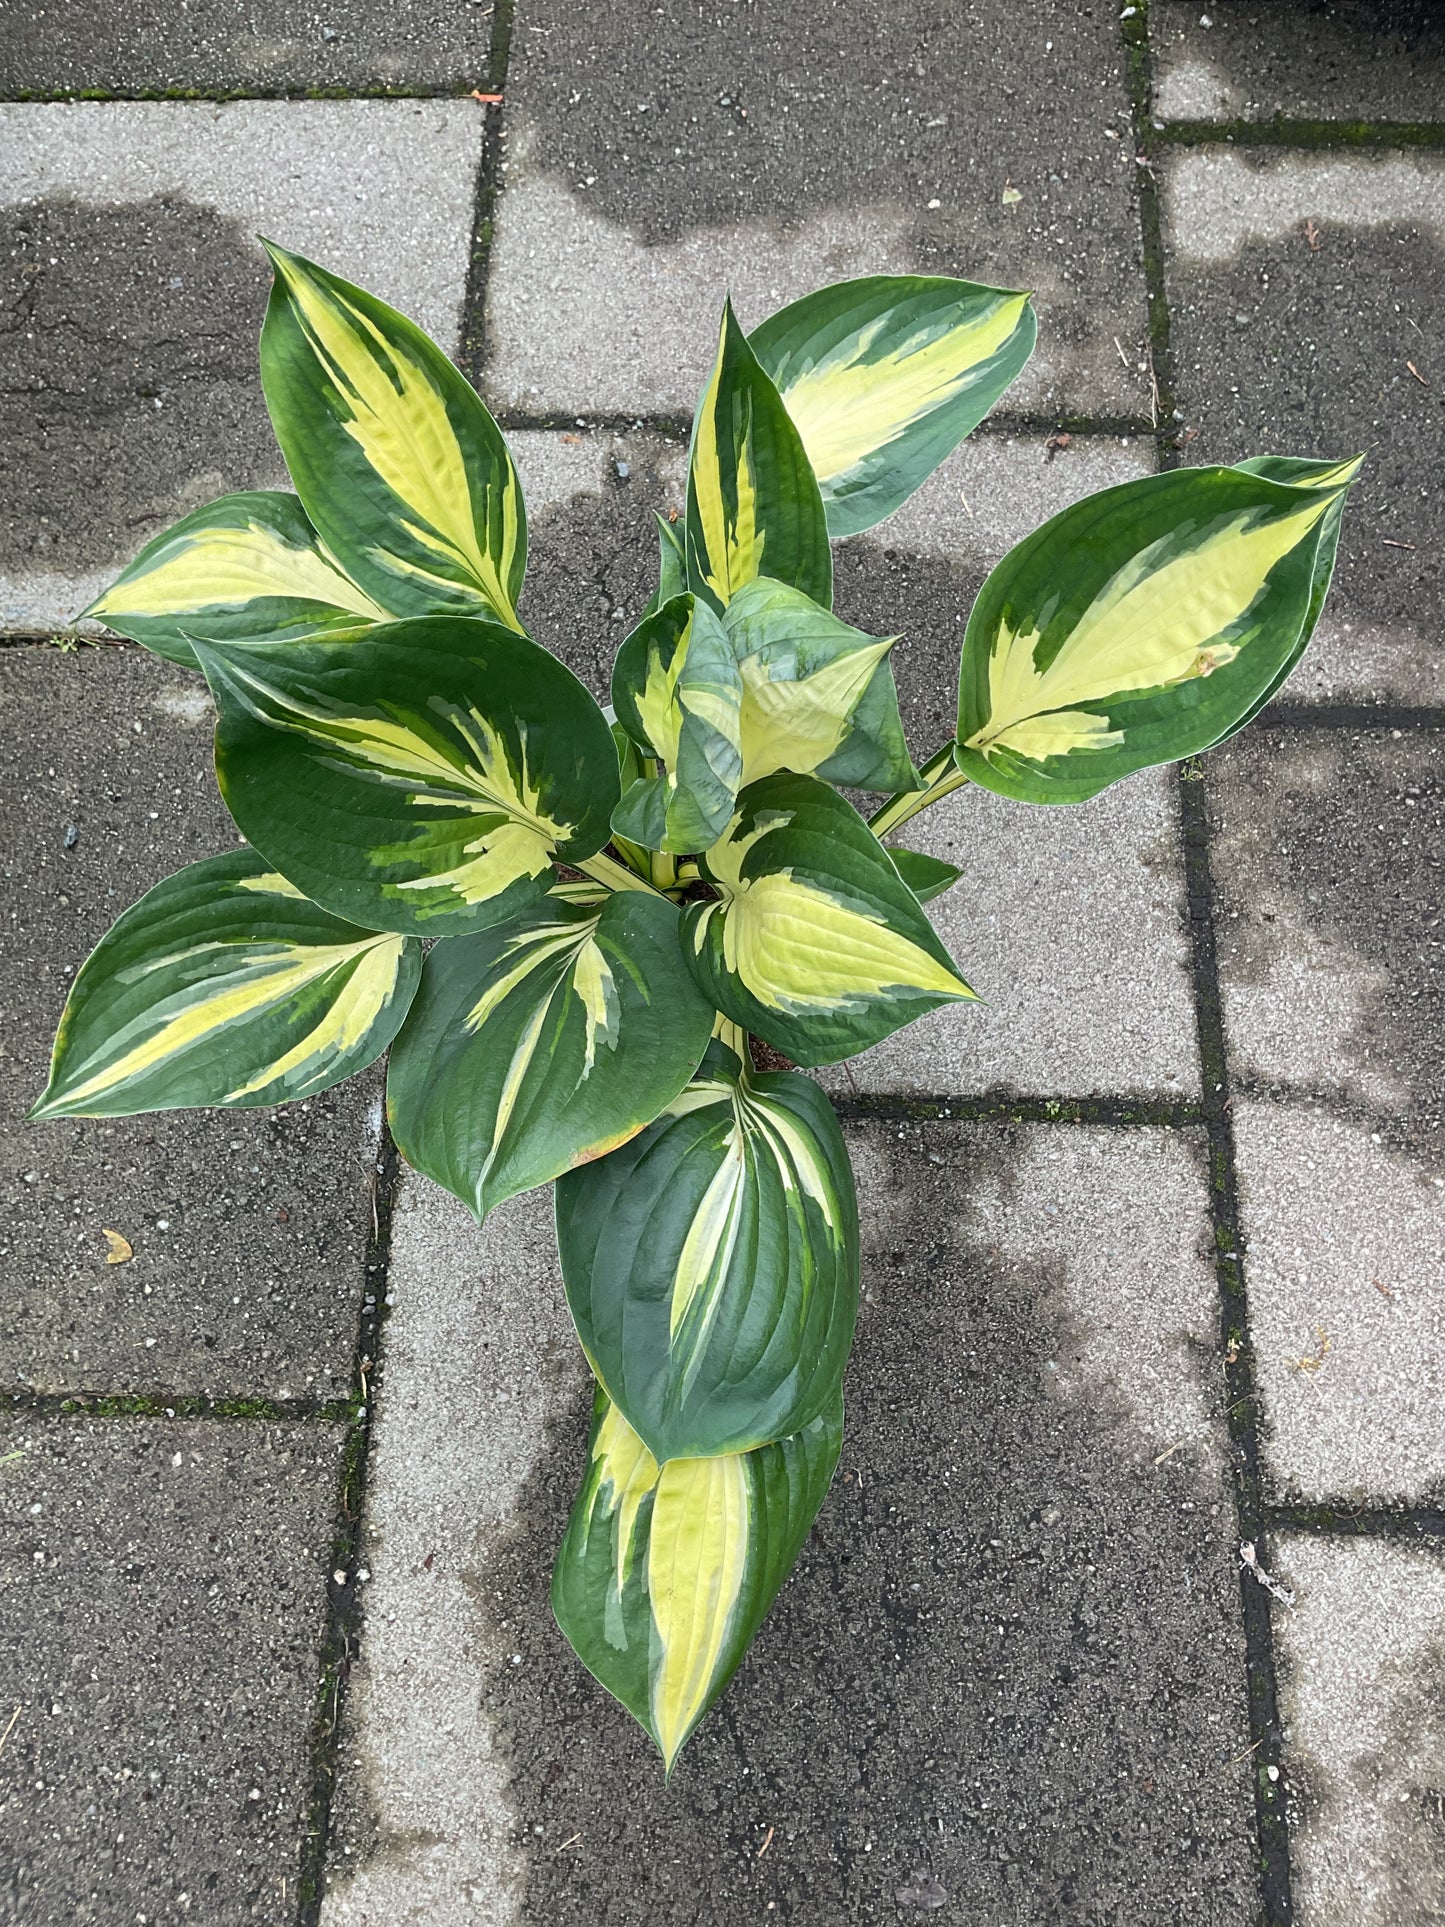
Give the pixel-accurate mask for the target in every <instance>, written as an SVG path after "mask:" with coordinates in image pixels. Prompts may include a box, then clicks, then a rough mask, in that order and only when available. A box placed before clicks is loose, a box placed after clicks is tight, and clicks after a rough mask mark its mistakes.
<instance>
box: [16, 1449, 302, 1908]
mask: <svg viewBox="0 0 1445 1927" xmlns="http://www.w3.org/2000/svg"><path fill="white" fill-rule="evenodd" d="M340 1444H341V1439H340V1434H339V1431H338V1430H337V1428H335V1427H331V1426H324V1425H313V1426H302V1425H297V1424H290V1425H268V1424H261V1423H256V1422H250V1421H247V1422H244V1423H240V1424H224V1423H214V1424H213V1423H210V1422H207V1421H200V1422H192V1423H190V1424H185V1423H167V1422H165V1421H164V1420H149V1419H109V1420H81V1419H39V1418H37V1417H35V1416H34V1415H33V1414H26V1413H7V1414H5V1416H4V1417H3V1419H0V1521H3V1524H0V1703H3V1706H4V1712H3V1714H0V1719H3V1720H4V1721H5V1722H6V1724H7V1725H9V1723H10V1721H11V1715H12V1709H13V1710H14V1712H15V1715H16V1717H15V1718H14V1723H13V1726H9V1731H8V1732H7V1735H6V1746H5V1754H4V1772H3V1776H0V1868H3V1872H0V1916H3V1918H4V1919H5V1920H7V1921H15V1922H17V1923H18V1922H25V1923H27V1924H28V1923H34V1927H42V1924H43V1927H50V1923H52V1922H59V1921H65V1922H67V1923H74V1924H75V1927H122V1923H124V1924H125V1927H130V1923H132V1922H135V1921H143V1920H151V1921H183V1920H205V1921H207V1922H211V1923H214V1924H215V1927H232V1923H235V1924H236V1927H239V1924H240V1923H241V1922H245V1923H247V1924H248V1927H249V1924H250V1923H253V1922H258V1921H259V1922H269V1923H273V1927H283V1923H285V1924H286V1927H289V1924H290V1923H292V1922H294V1921H295V1919H296V1893H297V1876H298V1872H299V1868H300V1856H301V1847H302V1842H303V1839H304V1836H305V1831H306V1825H307V1820H308V1803H309V1795H310V1790H311V1787H310V1778H311V1764H310V1759H309V1741H310V1732H311V1722H312V1718H313V1715H314V1711H315V1705H316V1692H317V1679H318V1669H319V1663H320V1644H321V1636H322V1628H323V1617H324V1611H325V1599H326V1566H327V1557H328V1550H329V1541H330V1534H331V1524H332V1519H333V1516H334V1511H335V1503H336V1481H337V1477H338V1467H339V1453H340Z"/></svg>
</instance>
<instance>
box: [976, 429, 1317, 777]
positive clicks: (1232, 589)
mask: <svg viewBox="0 0 1445 1927" xmlns="http://www.w3.org/2000/svg"><path fill="white" fill-rule="evenodd" d="M1353 474H1354V467H1353V465H1350V464H1345V465H1340V466H1336V467H1334V468H1332V469H1329V470H1328V471H1327V472H1326V475H1327V479H1325V480H1323V481H1322V482H1321V483H1320V484H1319V485H1317V486H1308V485H1300V484H1287V483H1282V482H1278V481H1273V480H1269V479H1266V478H1265V477H1264V476H1261V475H1258V474H1252V473H1249V472H1248V471H1245V470H1241V469H1233V468H1184V469H1176V470H1174V471H1173V472H1172V473H1171V474H1166V475H1151V476H1148V477H1146V478H1144V479H1143V480H1141V481H1137V482H1126V483H1124V484H1123V485H1122V486H1121V487H1119V488H1112V489H1106V490H1104V491H1103V493H1102V494H1099V495H1094V496H1090V497H1088V498H1087V499H1086V500H1084V501H1082V502H1078V503H1075V505H1074V506H1073V507H1072V508H1068V509H1065V510H1064V512H1063V513H1062V514H1061V515H1056V516H1055V517H1054V518H1053V520H1052V521H1050V522H1046V523H1045V524H1044V526H1043V527H1042V528H1041V529H1039V530H1038V531H1037V532H1036V533H1035V534H1034V535H1031V536H1030V537H1029V538H1028V539H1027V540H1026V541H1024V542H1021V543H1020V544H1019V545H1018V547H1017V548H1016V549H1014V550H1012V551H1011V553H1010V554H1008V555H1007V556H1005V558H1004V559H1003V561H1002V562H1001V563H999V565H998V567H997V568H996V569H995V570H994V571H993V573H992V574H991V575H990V576H989V578H988V580H987V582H985V584H984V586H983V589H982V590H981V592H980V594H979V598H978V601H977V602H976V603H975V604H974V607H973V613H972V614H971V615H970V617H969V619H968V628H967V631H966V632H965V635H964V644H963V663H962V669H961V674H960V679H959V710H958V740H959V745H960V747H959V750H958V762H959V767H960V768H961V769H962V770H963V771H964V773H965V774H966V775H967V776H969V777H971V778H972V779H973V781H974V782H976V783H980V784H982V785H983V786H984V788H986V789H992V790H997V791H998V792H999V793H1000V794H1001V795H1004V796H1014V797H1018V798H1020V799H1022V800H1023V801H1024V802H1030V803H1076V802H1081V801H1083V800H1084V799H1085V798H1086V797H1090V796H1093V795H1096V794H1097V792H1098V791H1099V790H1101V789H1103V788H1104V787H1105V786H1106V785H1107V784H1109V783H1112V782H1115V781H1116V780H1117V779H1118V778H1119V777H1121V776H1127V775H1129V774H1130V773H1131V771H1134V770H1138V769H1144V768H1147V767H1148V766H1149V765H1150V764H1153V763H1167V762H1172V761H1174V760H1176V759H1177V758H1179V757H1183V756H1189V755H1193V754H1195V753H1196V752H1197V751H1199V750H1204V749H1208V748H1210V747H1211V746H1212V745H1213V744H1215V743H1217V742H1218V741H1219V740H1220V738H1221V737H1222V736H1224V735H1226V734H1228V733H1229V731H1231V730H1232V729H1233V728H1234V727H1235V726H1236V725H1237V724H1238V723H1239V722H1240V720H1241V719H1242V718H1244V717H1246V716H1248V715H1249V714H1251V713H1252V712H1253V711H1254V709H1256V708H1257V707H1258V705H1259V704H1260V702H1261V701H1262V700H1264V699H1265V698H1266V697H1267V696H1268V695H1269V694H1270V693H1271V692H1272V691H1273V690H1274V689H1276V688H1277V687H1278V686H1279V682H1280V679H1281V677H1282V676H1283V675H1284V674H1285V673H1286V672H1287V671H1288V669H1289V668H1290V666H1291V665H1292V664H1293V663H1294V662H1295V661H1296V660H1297V658H1298V654H1299V650H1300V646H1301V636H1302V634H1303V632H1304V631H1305V629H1306V626H1307V624H1309V623H1310V622H1311V621H1312V620H1313V616H1314V615H1315V614H1317V613H1318V604H1319V602H1320V601H1322V600H1323V585H1322V584H1320V582H1319V573H1318V570H1319V564H1320V560H1321V556H1320V551H1321V545H1322V542H1324V541H1326V540H1332V539H1333V536H1332V535H1331V533H1330V528H1331V525H1332V523H1333V526H1334V527H1335V528H1337V516H1338V507H1339V504H1340V502H1341V499H1342V497H1343V494H1344V491H1345V489H1346V488H1347V487H1348V486H1349V482H1350V480H1351V479H1352V477H1353ZM1332 512H1333V514H1332ZM1317 587H1318V589H1319V595H1318V597H1317V595H1316V590H1317Z"/></svg>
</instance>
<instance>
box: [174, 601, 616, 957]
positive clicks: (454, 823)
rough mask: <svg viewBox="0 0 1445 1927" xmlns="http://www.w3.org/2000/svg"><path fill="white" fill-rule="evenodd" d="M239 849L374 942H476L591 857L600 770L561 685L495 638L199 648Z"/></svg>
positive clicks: (378, 631)
mask: <svg viewBox="0 0 1445 1927" xmlns="http://www.w3.org/2000/svg"><path fill="white" fill-rule="evenodd" d="M197 654H198V656H199V657H200V660H201V666H202V667H203V669H204V670H205V672H206V676H207V679H208V680H209V682H210V685H211V691H212V694H213V695H214V696H215V698H216V705H217V708H218V710H219V712H220V721H219V724H218V727H217V732H216V771H217V776H218V778H219V780H220V785H221V793H222V795H223V796H224V798H225V800H226V804H227V807H228V808H229V809H230V811H231V814H232V816H233V817H234V818H235V819H236V823H237V825H238V827H239V828H240V830H241V832H242V834H243V835H244V836H245V837H246V839H247V841H248V842H250V843H251V844H253V845H254V846H255V847H256V848H257V849H258V850H260V851H262V852H263V854H265V856H266V857H267V858H268V859H269V860H270V862H271V863H272V864H273V865H274V866H275V868H276V869H278V870H279V871H280V872H281V873H282V874H283V875H284V876H287V877H289V878H290V879H291V881H292V882H293V883H295V884H296V885H297V887H298V888H299V889H301V890H303V891H304V892H305V893H306V895H307V896H309V897H311V898H312V899H313V900H314V901H316V902H318V903H321V904H324V905H325V906H326V907H327V908H328V909H331V910H333V911H334V912H335V913H336V914H337V915H340V916H349V917H351V918H353V919H354V920H355V921H356V922H358V923H362V924H364V925H366V926H367V927H368V928H371V929H377V930H399V931H405V932H410V933H412V934H415V935H426V936H440V935H449V934H460V933H462V932H464V931H467V930H475V929H481V928H484V927H485V926H487V925H488V924H491V923H494V922H496V921H497V920H498V919H499V918H501V917H505V916H508V915H510V914H512V913H513V912H514V911H516V910H519V909H521V908H522V907H523V905H524V904H526V903H527V902H529V901H531V900H534V899H535V898H537V897H538V896H540V895H541V894H542V892H543V890H544V889H545V888H546V885H547V882H548V881H550V876H551V864H552V859H553V857H554V856H557V857H561V858H562V859H564V860H571V861H580V860H582V859H585V858H586V857H589V856H591V855H593V854H595V852H596V851H598V850H600V849H601V848H602V846H603V844H604V843H605V842H606V841H607V837H608V827H609V818H610V816H611V813H612V809H613V807H614V805H615V804H616V801H617V798H618V789H619V785H618V766H617V754H616V750H615V748H614V745H613V741H612V735H611V732H610V730H609V728H608V725H607V722H606V720H605V719H604V717H603V715H602V712H601V710H600V709H599V708H598V707H597V705H596V703H595V702H594V701H593V700H592V698H591V696H590V695H589V694H588V693H587V691H586V690H585V689H584V688H583V687H582V685H581V683H579V682H578V681H577V679H576V677H575V676H574V675H573V674H572V673H571V671H570V670H569V669H566V668H564V666H563V665H562V664H561V663H560V662H558V661H557V660H556V658H555V657H553V656H550V655H548V653H547V652H546V650H544V649H541V648H539V647H538V646H537V644H536V643H534V642H532V641H530V640H529V639H528V638H527V637H525V636H521V635H518V634H517V633H516V632H515V631H513V630H510V629H506V628H503V627H502V626H501V625H500V624H498V623H493V622H489V621H484V620H481V619H476V618H474V619H471V620H466V619H462V618H459V617H447V616H438V617H418V618H414V619H412V620H411V621H408V622H398V623H390V624H385V625H378V626H377V627H376V628H375V629H373V630H371V631H370V632H369V633H368V635H367V636H366V637H365V638H364V639H362V640H358V641H353V642H347V643H337V642H320V643H295V644H290V645H288V646H287V648H286V649H285V650H284V651H278V650H265V649H256V648H246V647H243V646H240V645H230V646H224V647H223V646H220V645H212V644H203V643H198V645H197Z"/></svg>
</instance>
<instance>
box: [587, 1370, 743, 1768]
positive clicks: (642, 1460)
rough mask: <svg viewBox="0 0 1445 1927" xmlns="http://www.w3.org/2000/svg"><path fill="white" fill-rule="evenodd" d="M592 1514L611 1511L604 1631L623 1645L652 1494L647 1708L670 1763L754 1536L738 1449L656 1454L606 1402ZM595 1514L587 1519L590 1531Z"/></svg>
mask: <svg viewBox="0 0 1445 1927" xmlns="http://www.w3.org/2000/svg"><path fill="white" fill-rule="evenodd" d="M592 1456H593V1461H594V1464H595V1465H596V1467H597V1475H598V1476H597V1486H596V1492H595V1495H594V1499H593V1513H594V1516H595V1512H596V1509H597V1508H598V1507H599V1506H600V1507H601V1509H602V1511H603V1512H604V1513H605V1514H615V1515H616V1523H615V1527H614V1530H615V1532H616V1535H617V1538H616V1554H615V1570H616V1597H615V1599H614V1598H609V1600H608V1607H607V1625H608V1636H609V1638H610V1639H611V1640H612V1643H613V1644H614V1645H615V1646H618V1647H625V1645H626V1633H625V1630H624V1628H623V1620H622V1612H621V1595H622V1592H623V1590H624V1587H625V1585H626V1583H627V1577H628V1573H629V1570H630V1567H631V1563H632V1561H631V1552H632V1539H633V1534H634V1532H635V1530H636V1526H637V1519H638V1514H639V1512H640V1510H641V1508H642V1505H643V1503H644V1501H645V1500H646V1499H647V1497H648V1495H649V1494H652V1495H653V1503H652V1515H651V1519H650V1521H649V1525H648V1534H647V1567H646V1574H645V1585H646V1591H647V1599H648V1607H649V1611H650V1614H651V1619H652V1632H653V1637H654V1639H655V1641H656V1651H655V1653H654V1654H653V1655H652V1659H651V1669H650V1711H651V1714H652V1723H653V1728H654V1732H655V1736H656V1739H657V1743H658V1746H659V1747H660V1748H661V1750H662V1755H663V1758H664V1760H665V1762H666V1763H667V1765H668V1766H669V1767H671V1765H672V1763H673V1761H674V1759H675V1758H676V1757H677V1753H678V1750H679V1748H680V1747H681V1746H682V1743H683V1741H684V1740H685V1739H686V1738H687V1735H688V1733H689V1731H690V1730H691V1728H692V1726H693V1725H694V1723H695V1722H696V1720H697V1718H698V1716H699V1714H700V1713H701V1712H702V1709H703V1706H704V1704H705V1703H706V1700H707V1696H708V1692H709V1690H710V1688H711V1686H712V1683H713V1680H714V1679H715V1678H716V1676H717V1672H718V1668H719V1666H720V1664H721V1662H722V1658H723V1653H724V1647H725V1643H726V1640H727V1635H728V1629H729V1626H730V1624H731V1622H732V1617H733V1614H734V1611H735V1610H736V1608H737V1604H738V1600H739V1598H740V1597H741V1594H742V1588H743V1580H744V1577H745V1575H746V1572H747V1562H748V1549H749V1542H750V1537H751V1502H750V1494H749V1487H748V1476H747V1470H746V1466H745V1463H744V1460H743V1456H742V1454H741V1453H728V1454H726V1455H724V1456H722V1457H720V1458H712V1459H672V1460H670V1461H669V1462H668V1464H667V1465H665V1466H664V1467H663V1468H662V1470H661V1472H660V1473H659V1470H658V1466H657V1462H656V1460H655V1459H654V1458H653V1457H652V1454H651V1453H650V1452H649V1451H648V1450H647V1448H646V1446H645V1445H643V1443H642V1441H641V1439H639V1438H638V1436H637V1434H636V1433H635V1432H634V1431H633V1430H632V1427H631V1426H630V1425H629V1424H628V1423H627V1421H626V1419H624V1418H623V1416H622V1414H621V1412H620V1411H619V1410H618V1408H617V1407H616V1406H615V1405H609V1407H608V1409H607V1412H606V1415H605V1417H604V1418H603V1420H602V1423H601V1424H600V1426H599V1427H598V1430H597V1437H596V1439H595V1440H594V1442H593V1447H592ZM591 1529H592V1521H591V1520H589V1531H590V1530H591Z"/></svg>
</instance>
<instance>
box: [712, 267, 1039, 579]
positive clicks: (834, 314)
mask: <svg viewBox="0 0 1445 1927" xmlns="http://www.w3.org/2000/svg"><path fill="white" fill-rule="evenodd" d="M1037 332H1038V326H1037V323H1036V322H1035V319H1034V312H1033V309H1032V307H1031V306H1030V298H1029V296H1028V295H1026V294H1015V293H1010V292H1009V291H1007V290H1006V289H1002V288H984V287H979V286H978V285H977V284H976V283H974V282H972V281H952V280H948V279H945V278H944V277H943V276H940V275H921V274H898V275H885V274H879V275H869V276H868V277H866V278H865V279H863V280H861V281H840V282H838V283H836V284H835V285H834V286H833V287H831V288H820V289H819V290H818V291H817V293H816V294H809V295H804V297H803V298H802V300H801V301H794V302H793V303H792V304H791V305H790V306H788V307H786V308H783V309H781V310H780V311H779V312H778V313H777V314H775V315H773V316H771V317H770V318H769V319H768V320H767V321H765V322H764V323H763V325H762V326H761V327H760V328H755V329H754V330H753V332H752V334H751V335H750V336H749V337H748V339H749V341H750V342H751V344H752V347H753V350H754V352H755V353H756V355H757V357H758V360H759V361H760V362H761V363H762V365H763V367H764V368H765V369H766V370H767V371H768V373H769V374H770V375H771V376H772V378H773V380H774V382H775V383H776V384H777V387H778V390H779V392H780V393H781V395H782V397H783V403H784V405H785V407H786V408H787V410H788V413H789V414H790V415H791V416H792V418H793V421H794V422H795V423H796V425H797V429H798V433H799V434H800V435H801V436H802V438H803V447H804V448H805V449H806V451H807V454H808V459H809V461H810V462H811V463H812V465H813V471H814V473H815V474H816V475H817V477H818V483H819V486H820V488H821V490H822V495H823V507H824V509H825V510H826V512H827V517H828V533H829V535H830V536H831V537H832V538H833V539H834V541H837V540H839V539H840V538H841V537H843V536H845V535H856V534H857V533H858V532H859V530H861V529H870V528H872V527H873V525H874V523H875V522H881V521H882V520H883V518H884V517H885V516H886V515H891V514H892V513H893V511H894V510H895V509H896V508H897V507H899V505H900V504H901V503H903V502H906V501H907V499H908V497H909V496H910V495H911V494H912V493H913V491H914V490H915V489H916V488H917V487H918V486H919V484H920V483H921V482H924V481H926V480H927V478H928V477H929V476H930V475H931V474H932V473H933V471H934V469H936V468H937V467H938V465H939V463H940V462H941V461H943V460H944V458H945V457H946V456H948V455H950V454H951V453H952V452H953V450H954V449H955V448H957V446H958V444H959V443H960V442H961V441H962V440H963V438H964V436H965V435H968V434H971V433H972V431H973V430H974V429H975V428H976V427H977V426H978V424H979V423H980V422H981V421H982V420H983V418H984V416H985V415H986V414H987V413H988V411H989V410H990V409H991V408H992V407H993V405H994V403H995V402H996V401H997V400H998V398H999V396H1000V395H1002V393H1003V391H1004V390H1005V388H1007V387H1008V385H1009V383H1010V382H1011V381H1012V380H1013V378H1014V376H1015V375H1017V374H1018V372H1019V370H1020V369H1021V368H1022V367H1023V365H1024V363H1025V362H1026V361H1027V360H1028V358H1029V356H1030V355H1031V354H1032V353H1033V349H1034V337H1035V335H1036V334H1037Z"/></svg>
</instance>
